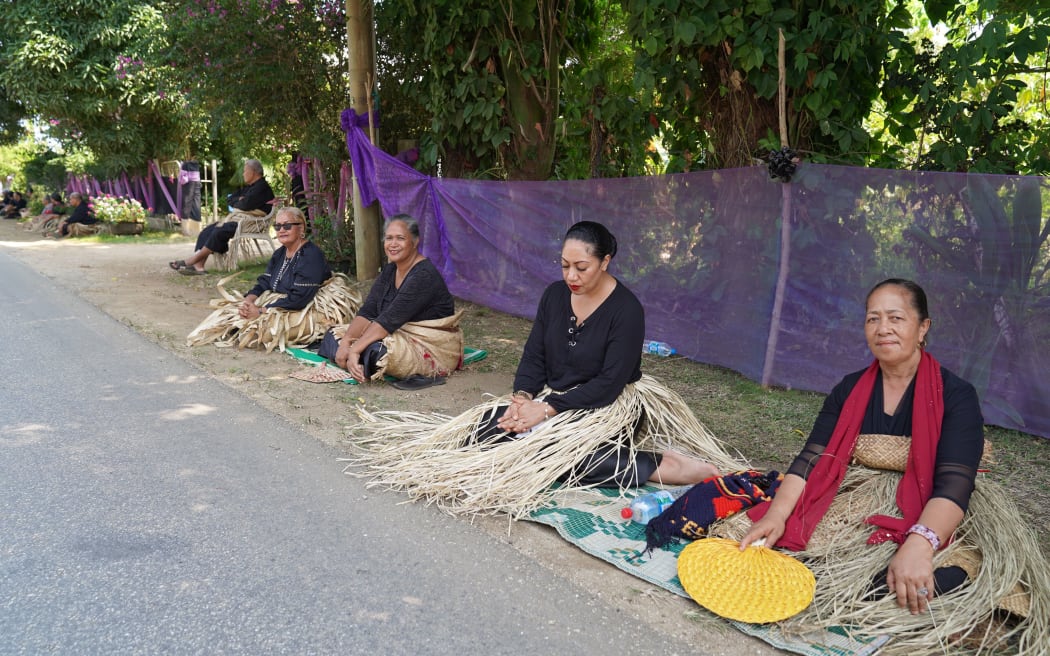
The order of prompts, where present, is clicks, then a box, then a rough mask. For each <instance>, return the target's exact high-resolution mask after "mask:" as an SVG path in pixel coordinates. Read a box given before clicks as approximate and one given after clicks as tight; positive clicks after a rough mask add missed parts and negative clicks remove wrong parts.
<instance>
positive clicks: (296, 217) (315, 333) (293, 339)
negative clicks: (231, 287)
mask: <svg viewBox="0 0 1050 656" xmlns="http://www.w3.org/2000/svg"><path fill="white" fill-rule="evenodd" d="M274 227H275V228H276V230H277V241H279V242H280V243H281V246H280V248H278V249H277V250H276V251H275V252H274V254H273V257H271V258H270V262H269V264H268V265H267V266H266V271H265V272H264V273H263V274H262V275H260V276H259V279H258V280H257V281H256V283H255V286H254V287H252V289H251V291H250V292H248V295H247V296H245V297H244V298H243V300H241V299H238V298H237V297H235V296H233V295H231V294H229V293H224V294H223V296H224V297H225V299H226V300H225V301H218V302H216V301H213V302H212V306H213V307H214V306H218V307H219V309H218V310H216V311H215V312H213V313H212V314H211V316H209V317H208V318H207V319H205V320H204V321H203V322H202V323H201V324H200V325H199V326H198V327H197V328H195V329H194V330H193V332H191V333H190V334H189V337H187V339H186V342H187V344H188V345H189V346H199V345H201V344H209V343H215V344H216V345H218V346H231V345H236V346H238V347H241V348H244V347H249V348H253V347H256V346H262V347H263V348H265V349H266V350H267V351H272V350H273V349H274V348H275V347H279V348H280V349H281V350H284V349H285V348H287V347H299V346H308V345H309V344H312V343H314V342H316V341H317V340H319V339H321V337H322V336H323V335H324V333H325V330H326V329H327V328H328V327H329V326H333V325H335V324H338V323H345V322H346V321H348V320H349V318H350V317H351V316H353V313H354V311H355V310H356V309H357V307H358V306H359V305H360V304H361V299H360V297H358V296H357V295H356V294H355V293H354V292H353V291H352V290H351V289H350V287H349V285H348V284H347V279H346V277H345V276H333V275H332V271H331V269H329V268H328V263H327V262H325V259H324V254H323V253H322V252H321V249H320V248H318V246H317V245H316V244H314V243H313V242H312V241H309V240H308V239H307V238H306V221H305V218H304V216H303V213H302V211H301V210H300V209H299V208H297V207H284V208H281V209H280V210H278V212H277V220H276V223H275V226H274ZM220 290H222V291H224V292H225V290H223V289H222V287H221V283H220ZM318 298H320V299H321V300H322V302H321V303H315V300H316V299H318ZM318 306H320V307H321V308H324V309H323V310H322V309H318Z"/></svg>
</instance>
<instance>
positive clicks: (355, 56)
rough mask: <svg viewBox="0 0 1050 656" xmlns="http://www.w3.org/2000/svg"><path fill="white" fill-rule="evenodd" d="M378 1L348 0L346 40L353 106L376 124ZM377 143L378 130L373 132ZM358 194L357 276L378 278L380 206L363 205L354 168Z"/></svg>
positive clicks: (355, 210) (355, 217)
mask: <svg viewBox="0 0 1050 656" xmlns="http://www.w3.org/2000/svg"><path fill="white" fill-rule="evenodd" d="M374 16H375V11H374V5H373V3H372V0H346V44H347V50H348V61H349V66H348V68H349V70H348V74H349V77H348V80H349V84H350V106H351V107H352V108H353V109H354V111H356V112H357V113H358V114H364V113H365V112H368V115H369V123H370V124H372V123H373V121H372V95H371V84H370V81H371V80H374V79H375V76H376V75H375V57H374V53H373V49H374V47H375V46H374V43H375V41H374V39H373V34H374V31H375V24H374ZM370 136H371V138H372V139H373V143H375V141H374V140H375V138H376V137H375V131H372V132H371V134H370ZM351 183H352V189H353V196H354V202H353V207H354V249H355V252H356V254H357V279H358V280H370V279H372V278H375V277H376V275H378V273H379V268H380V267H381V266H382V248H381V243H382V234H383V232H382V225H381V221H380V216H379V207H378V204H377V203H373V204H372V205H371V206H370V207H364V206H363V205H361V192H360V191H359V189H358V186H357V171H354V172H353V175H352V178H351Z"/></svg>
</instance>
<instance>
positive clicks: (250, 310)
mask: <svg viewBox="0 0 1050 656" xmlns="http://www.w3.org/2000/svg"><path fill="white" fill-rule="evenodd" d="M256 298H258V296H254V295H252V294H248V295H247V296H245V297H244V300H243V301H241V304H240V305H239V306H238V307H237V314H239V315H241V318H242V319H254V318H255V317H257V316H259V315H260V314H262V311H261V309H260V308H259V306H258V305H256V304H255V299H256Z"/></svg>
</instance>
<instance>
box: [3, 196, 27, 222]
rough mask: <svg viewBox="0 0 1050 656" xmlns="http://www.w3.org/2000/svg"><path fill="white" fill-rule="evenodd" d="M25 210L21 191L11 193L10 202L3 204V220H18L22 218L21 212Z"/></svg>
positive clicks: (24, 200) (24, 201)
mask: <svg viewBox="0 0 1050 656" xmlns="http://www.w3.org/2000/svg"><path fill="white" fill-rule="evenodd" d="M25 208H26V199H25V196H24V195H23V194H22V192H21V191H15V192H12V193H11V199H10V201H7V202H6V203H5V204H4V218H5V219H20V218H22V210H24V209H25Z"/></svg>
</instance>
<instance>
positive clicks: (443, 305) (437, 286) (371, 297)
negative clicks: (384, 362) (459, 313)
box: [357, 260, 456, 333]
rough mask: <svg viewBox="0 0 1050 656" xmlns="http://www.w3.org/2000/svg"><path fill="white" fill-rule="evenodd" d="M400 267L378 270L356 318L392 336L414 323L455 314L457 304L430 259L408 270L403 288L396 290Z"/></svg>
mask: <svg viewBox="0 0 1050 656" xmlns="http://www.w3.org/2000/svg"><path fill="white" fill-rule="evenodd" d="M396 276H397V265H396V264H393V263H390V264H386V265H384V266H383V268H382V269H381V270H380V271H379V277H378V278H376V281H375V282H374V283H372V289H370V290H369V292H368V298H366V299H365V302H364V304H362V305H361V309H360V310H358V312H357V315H358V316H360V317H364V318H365V319H368V320H369V321H375V322H376V323H378V324H379V325H380V326H382V327H383V330H385V331H387V332H388V333H393V332H394V331H396V330H397V329H398V328H400V327H401V326H403V325H405V324H406V323H409V322H411V321H429V320H431V319H444V318H445V317H451V316H452V315H454V314H455V313H456V302H455V300H454V299H453V298H452V294H451V293H450V292H449V291H448V285H446V284H445V279H444V278H442V277H441V272H440V271H438V270H437V267H436V266H434V263H433V262H431V261H430V260H420V261H419V262H417V263H416V265H415V266H414V267H412V268H411V269H409V271H408V274H407V275H405V279H404V280H402V281H401V287H400V288H398V287H395V286H394V283H395V282H396Z"/></svg>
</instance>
